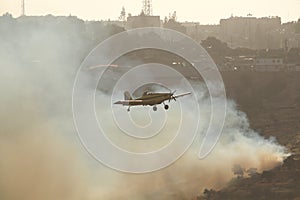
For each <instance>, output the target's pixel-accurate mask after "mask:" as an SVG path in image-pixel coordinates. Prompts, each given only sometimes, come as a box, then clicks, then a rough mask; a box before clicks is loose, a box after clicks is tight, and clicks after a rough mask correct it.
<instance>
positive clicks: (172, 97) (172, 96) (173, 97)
mask: <svg viewBox="0 0 300 200" xmlns="http://www.w3.org/2000/svg"><path fill="white" fill-rule="evenodd" d="M175 93H176V90H174V91H173V92H172V93H171V94H172V95H171V98H170V99H169V102H170V101H171V99H174V101H176V98H175V96H174V94H175Z"/></svg>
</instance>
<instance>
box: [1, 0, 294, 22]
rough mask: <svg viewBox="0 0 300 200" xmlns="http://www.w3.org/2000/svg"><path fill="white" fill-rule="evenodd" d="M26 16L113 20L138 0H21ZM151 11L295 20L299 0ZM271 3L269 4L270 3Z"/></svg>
mask: <svg viewBox="0 0 300 200" xmlns="http://www.w3.org/2000/svg"><path fill="white" fill-rule="evenodd" d="M25 2H26V11H25V12H26V15H28V16H31V15H47V14H52V15H59V16H61V15H64V16H68V15H70V14H71V15H73V16H77V17H78V18H81V19H83V20H108V19H110V20H117V19H118V17H119V15H120V13H121V9H122V7H123V6H124V7H125V9H126V13H127V14H128V13H131V14H132V15H138V14H140V12H141V9H142V0H110V1H104V0H102V1H101V0H84V1H80V0H77V1H74V0H64V1H62V0H51V1H50V0H25ZM152 2H153V14H154V15H160V16H161V19H164V17H165V16H168V15H169V13H173V11H177V16H178V21H180V22H184V21H193V22H200V24H218V23H219V20H220V19H224V18H229V17H230V16H231V15H233V16H244V17H245V16H247V14H252V15H253V16H254V17H268V16H279V17H281V20H282V22H287V21H297V20H298V18H299V17H300V0H285V1H282V0H272V1H270V0H226V1H225V0H207V1H203V0H177V1H174V0H163V1H162V0H152ZM270 2H272V3H270ZM6 12H9V13H11V14H12V15H13V16H14V17H18V16H20V14H21V0H0V15H3V14H4V13H6Z"/></svg>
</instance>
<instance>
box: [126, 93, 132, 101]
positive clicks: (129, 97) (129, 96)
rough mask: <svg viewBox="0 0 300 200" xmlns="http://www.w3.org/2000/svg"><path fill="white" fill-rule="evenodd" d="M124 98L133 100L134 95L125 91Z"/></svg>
mask: <svg viewBox="0 0 300 200" xmlns="http://www.w3.org/2000/svg"><path fill="white" fill-rule="evenodd" d="M124 99H125V100H132V97H131V95H130V93H129V92H128V91H126V92H124Z"/></svg>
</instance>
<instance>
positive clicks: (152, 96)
mask: <svg viewBox="0 0 300 200" xmlns="http://www.w3.org/2000/svg"><path fill="white" fill-rule="evenodd" d="M175 92H176V91H174V92H169V93H154V92H148V91H146V92H144V93H143V95H142V96H141V97H139V98H136V99H133V98H132V97H131V95H130V93H129V92H128V91H126V92H124V99H125V100H121V101H117V102H115V103H114V104H120V105H123V106H128V109H127V111H128V112H129V111H130V107H131V106H153V111H157V107H156V105H158V104H161V103H163V104H164V108H165V110H168V109H169V105H167V104H165V101H167V100H169V102H170V101H171V100H172V99H174V101H176V98H178V97H183V96H186V95H190V94H191V92H187V93H183V94H180V95H176V96H175V95H174V93H175Z"/></svg>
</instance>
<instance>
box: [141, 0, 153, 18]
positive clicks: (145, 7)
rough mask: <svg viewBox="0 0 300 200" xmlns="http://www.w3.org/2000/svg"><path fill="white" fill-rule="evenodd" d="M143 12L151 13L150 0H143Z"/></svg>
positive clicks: (148, 14) (147, 14)
mask: <svg viewBox="0 0 300 200" xmlns="http://www.w3.org/2000/svg"><path fill="white" fill-rule="evenodd" d="M143 13H144V14H145V15H146V16H151V15H152V0H143Z"/></svg>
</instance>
